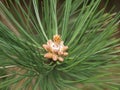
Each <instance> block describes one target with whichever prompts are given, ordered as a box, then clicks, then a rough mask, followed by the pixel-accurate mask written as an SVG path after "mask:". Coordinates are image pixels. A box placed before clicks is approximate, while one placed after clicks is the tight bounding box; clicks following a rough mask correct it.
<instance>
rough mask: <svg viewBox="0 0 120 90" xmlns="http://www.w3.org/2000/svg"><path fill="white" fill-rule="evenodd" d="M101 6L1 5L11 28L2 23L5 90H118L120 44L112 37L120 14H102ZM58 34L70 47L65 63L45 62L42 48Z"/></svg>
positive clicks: (50, 0)
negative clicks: (116, 69) (91, 88)
mask: <svg viewBox="0 0 120 90" xmlns="http://www.w3.org/2000/svg"><path fill="white" fill-rule="evenodd" d="M100 1H101V0H91V2H89V0H65V1H64V2H62V3H61V5H58V3H59V2H60V0H43V1H42V2H40V1H39V0H30V1H29V3H26V2H25V0H22V3H21V2H20V0H14V1H13V0H8V1H7V3H3V2H1V1H0V12H1V16H2V17H5V18H6V20H7V21H6V22H7V23H6V24H8V25H6V24H5V23H3V22H2V21H0V68H2V69H4V70H5V71H9V72H7V73H5V75H2V76H4V77H6V78H7V79H5V80H4V81H2V82H0V88H3V87H9V88H14V89H17V90H23V89H24V90H30V87H31V88H32V90H82V88H81V89H80V88H79V84H82V85H83V86H84V85H86V84H92V85H93V86H94V88H95V89H94V90H104V89H105V88H104V87H108V88H110V89H111V88H112V90H119V88H120V87H119V82H118V81H116V79H112V78H111V75H113V74H114V75H120V73H118V72H115V73H112V72H111V71H110V69H111V68H114V67H118V66H120V61H119V59H120V55H118V53H119V52H120V50H117V49H115V48H116V47H117V46H119V45H120V39H116V38H114V37H113V36H114V35H115V33H117V31H116V29H117V26H118V20H119V18H120V14H119V13H118V14H111V13H110V12H109V13H105V12H104V8H103V9H101V10H100V9H98V7H99V4H100ZM55 34H60V35H61V36H62V40H63V41H64V42H65V45H68V47H69V49H68V53H69V55H68V56H67V57H66V58H64V62H58V61H57V62H54V61H50V62H49V60H47V59H46V58H44V51H45V50H44V49H43V48H42V45H43V44H44V43H46V42H47V40H49V39H52V37H53V35H55ZM11 68H12V69H11ZM14 68H15V69H14ZM2 76H0V77H2ZM117 80H120V78H118V79H117ZM21 81H23V82H22V83H21V85H18V84H19V83H20V82H21ZM16 87H17V88H16ZM78 88H79V89H78ZM83 90H84V88H83Z"/></svg>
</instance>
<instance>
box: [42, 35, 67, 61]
mask: <svg viewBox="0 0 120 90" xmlns="http://www.w3.org/2000/svg"><path fill="white" fill-rule="evenodd" d="M43 48H44V49H45V50H46V51H47V53H46V54H45V55H44V57H45V58H47V59H51V60H53V61H57V60H58V61H61V62H62V61H64V58H63V57H65V56H67V55H68V53H67V52H66V50H67V49H68V46H65V45H64V42H63V41H62V40H61V37H60V35H54V36H53V40H48V42H47V44H43Z"/></svg>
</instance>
